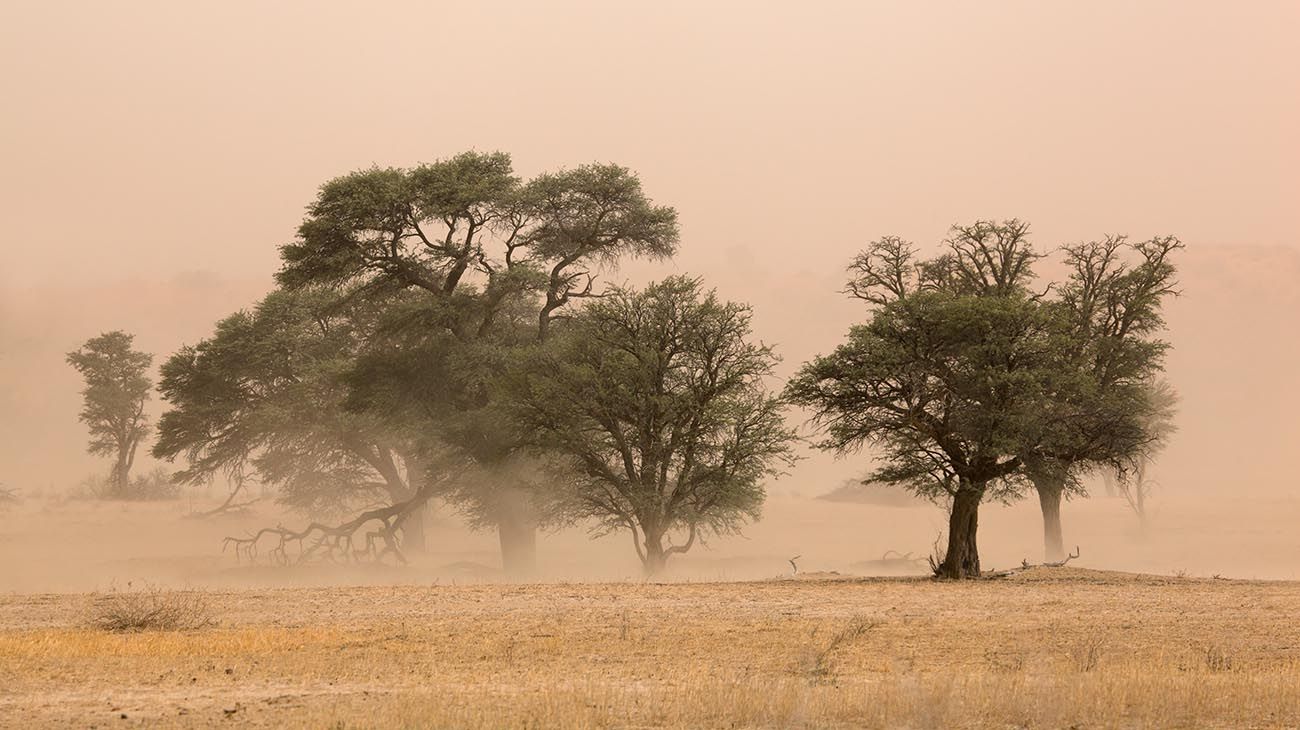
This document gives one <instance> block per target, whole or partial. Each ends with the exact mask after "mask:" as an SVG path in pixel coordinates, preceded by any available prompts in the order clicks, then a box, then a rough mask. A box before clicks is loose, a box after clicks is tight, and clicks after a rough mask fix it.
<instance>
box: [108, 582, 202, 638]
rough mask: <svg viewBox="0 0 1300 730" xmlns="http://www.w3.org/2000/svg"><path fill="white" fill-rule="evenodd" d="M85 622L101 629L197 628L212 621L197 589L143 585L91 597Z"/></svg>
mask: <svg viewBox="0 0 1300 730" xmlns="http://www.w3.org/2000/svg"><path fill="white" fill-rule="evenodd" d="M87 623H88V624H89V625H90V626H92V627H94V628H97V629H100V630H102V631H110V632H113V633H129V632H138V631H196V630H198V629H204V628H207V627H209V626H212V625H214V623H215V622H214V620H213V617H212V608H211V606H210V603H209V601H208V598H207V596H206V595H204V594H203V593H201V592H199V591H173V590H166V589H163V588H160V587H157V586H150V585H146V586H144V587H142V588H133V587H132V586H130V585H129V584H128V586H127V589H126V590H125V591H118V590H112V591H109V592H108V593H106V594H103V595H96V596H93V597H92V601H91V606H90V609H89V619H88V621H87Z"/></svg>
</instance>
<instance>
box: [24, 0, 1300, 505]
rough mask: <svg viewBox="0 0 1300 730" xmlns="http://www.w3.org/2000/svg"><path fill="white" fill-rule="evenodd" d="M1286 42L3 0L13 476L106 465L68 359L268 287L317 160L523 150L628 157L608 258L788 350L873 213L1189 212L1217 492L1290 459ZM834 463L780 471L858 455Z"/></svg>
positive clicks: (844, 22) (1139, 217)
mask: <svg viewBox="0 0 1300 730" xmlns="http://www.w3.org/2000/svg"><path fill="white" fill-rule="evenodd" d="M1297 38H1300V3H1296V2H1274V3H1268V2H1247V3H1228V2H1222V3H1200V2H1188V1H1186V0H1180V1H1177V2H1141V3H1128V2H1091V3H1072V4H1069V5H1067V4H1065V3H1046V2H996V3H995V2H978V3H977V2H969V3H904V2H897V3H867V2H843V3H830V2H821V3H818V2H804V3H780V4H777V3H758V2H743V3H742V2H734V3H720V2H716V3H699V2H666V3H665V2H656V3H641V4H635V5H634V4H632V3H607V2H586V3H572V2H570V3H544V4H543V3H524V2H519V3H514V4H506V3H498V4H488V3H446V4H442V5H439V4H435V3H395V2H394V3H376V2H367V3H361V2H354V3H325V2H275V3H269V2H268V3H251V2H247V3H246V2H223V3H216V2H212V3H188V2H186V3H180V2H153V3H143V2H113V3H98V2H81V3H68V2H15V1H14V0H7V1H6V2H4V3H3V5H0V69H3V71H0V99H3V113H2V114H0V165H2V168H0V169H3V172H2V173H0V215H3V220H4V221H5V225H4V231H3V233H2V234H0V241H2V242H3V243H2V244H0V245H2V246H3V252H4V254H5V256H4V258H3V259H2V261H3V264H0V379H3V380H5V381H8V382H0V411H3V410H6V409H7V412H0V462H2V463H0V467H5V468H6V470H7V471H8V472H9V473H10V474H16V475H18V477H19V478H21V479H30V480H36V479H45V478H46V476H48V477H49V479H50V481H55V478H54V477H55V476H57V477H58V479H60V480H62V479H65V478H67V477H68V475H69V474H84V473H86V472H88V471H89V470H90V469H91V468H93V466H94V464H95V462H94V461H93V460H90V459H88V457H85V456H84V455H83V454H82V453H81V452H82V450H83V448H82V439H83V438H84V433H83V432H82V431H81V430H80V427H79V425H78V424H77V423H76V420H75V419H76V409H77V395H76V388H77V381H76V376H75V373H72V372H71V371H70V370H69V369H67V368H66V366H65V365H64V364H63V362H62V353H64V352H67V351H68V350H70V349H72V348H73V347H75V345H76V343H77V342H79V341H81V340H84V339H85V338H86V337H89V336H91V335H94V334H97V333H98V332H100V331H102V330H104V329H110V328H117V327H122V328H126V329H130V330H133V331H136V332H138V333H139V336H140V342H141V344H142V345H143V346H144V347H146V348H148V349H149V350H151V351H153V352H155V353H157V354H158V360H159V361H161V359H163V358H164V357H165V356H166V355H167V354H168V353H169V352H171V351H173V350H174V349H175V348H176V347H177V346H179V345H180V344H181V343H182V342H185V341H190V342H192V341H194V340H195V339H197V338H198V337H202V336H204V335H205V334H207V333H208V332H210V331H211V326H212V323H213V322H214V320H215V319H216V318H217V317H219V316H221V315H223V314H226V313H229V312H230V311H233V310H234V309H237V308H239V307H242V306H246V305H248V304H250V303H251V302H252V301H253V300H254V299H255V298H256V296H257V295H258V293H259V292H260V291H261V290H262V289H263V288H264V287H265V286H268V285H269V280H270V276H271V274H272V272H273V271H274V270H275V269H276V267H277V265H278V262H277V252H276V246H277V245H278V244H280V243H283V242H285V241H286V240H288V239H289V238H290V237H291V236H292V235H293V231H294V228H295V227H296V225H297V224H298V222H299V221H300V220H301V218H302V214H303V208H304V206H305V205H306V204H307V203H309V202H310V201H311V199H312V197H313V196H314V194H315V190H316V188H317V186H318V185H319V184H320V183H321V182H323V181H325V180H327V179H328V178H330V177H333V176H335V175H339V174H343V173H345V172H348V171H350V170H353V169H357V168H360V167H365V166H369V165H371V164H379V165H399V166H400V165H414V164H417V163H419V162H422V161H429V160H434V159H437V158H441V157H446V156H450V155H453V154H455V153H457V152H460V151H463V150H466V149H478V150H496V149H500V150H505V151H508V152H510V153H512V154H513V155H514V158H515V165H516V169H517V170H518V171H519V172H520V173H521V174H523V175H531V174H533V173H535V172H538V171H541V170H544V169H553V168H556V167H560V166H565V165H575V164H580V163H583V162H589V161H614V162H618V163H621V164H625V165H627V166H629V167H631V168H633V169H635V170H637V171H638V172H639V173H640V174H641V176H642V178H643V180H644V183H645V187H646V189H647V191H648V193H649V194H650V195H651V196H652V197H654V198H655V199H656V200H657V201H659V202H662V203H666V204H670V205H673V206H675V207H676V208H677V209H678V211H679V212H680V215H681V221H682V229H683V241H682V249H681V254H680V256H679V257H678V258H677V259H676V260H675V261H674V262H672V263H670V264H667V265H664V266H661V267H646V266H640V265H634V266H630V267H628V268H627V269H626V270H625V274H624V275H625V276H628V277H631V278H633V279H634V280H635V279H638V278H644V277H645V276H646V275H648V274H651V273H659V272H662V271H664V270H674V271H685V272H691V273H696V274H701V275H704V276H705V277H706V278H707V279H708V280H709V281H710V282H711V283H713V284H715V285H717V286H718V287H719V288H720V289H721V290H722V292H723V293H724V294H725V295H727V296H729V297H733V298H738V299H743V300H746V301H751V302H753V303H754V305H755V322H756V327H757V329H758V330H759V332H760V334H762V336H763V337H764V338H765V339H768V340H770V341H774V342H775V343H776V344H777V346H778V348H779V351H780V352H781V353H782V354H783V355H785V357H786V363H785V364H784V365H783V366H782V367H783V369H782V372H783V373H787V372H789V371H790V370H792V369H793V368H794V367H795V366H797V365H798V364H799V363H800V362H802V361H803V360H805V359H807V358H809V357H811V356H813V355H814V354H816V353H817V352H824V351H827V350H829V349H831V348H832V347H834V346H835V344H836V343H837V342H838V341H839V340H840V338H841V337H842V336H843V333H844V331H845V329H846V328H847V326H848V324H849V323H851V322H852V321H854V320H856V319H860V318H861V315H862V312H861V309H860V308H859V307H857V306H856V305H854V304H853V303H852V302H847V301H845V300H844V299H843V298H842V297H840V296H839V295H838V294H837V293H836V291H835V290H836V288H838V286H839V285H840V281H841V279H842V270H843V266H844V265H845V263H846V262H847V260H848V259H849V258H850V257H851V256H852V254H853V252H854V251H856V250H857V249H859V248H860V247H861V246H862V244H863V243H865V242H866V241H867V240H869V239H871V238H875V237H878V236H880V235H884V234H899V235H903V236H906V237H910V238H913V239H915V240H917V241H918V242H921V243H923V244H926V245H932V244H933V243H935V242H936V241H937V240H938V239H939V238H941V237H942V235H943V233H944V231H945V230H946V229H947V227H948V226H949V225H950V224H952V223H954V222H958V221H963V222H964V221H971V220H974V219H976V218H988V217H997V218H1001V217H1010V216H1018V217H1021V218H1024V219H1027V220H1029V221H1031V222H1032V223H1033V226H1034V231H1035V240H1036V241H1038V242H1039V244H1040V246H1041V247H1042V248H1051V247H1053V246H1055V245H1057V244H1059V243H1063V242H1067V241H1073V240H1077V239H1081V238H1087V237H1095V236H1099V235H1102V234H1104V233H1108V232H1126V233H1130V234H1132V235H1133V236H1135V237H1147V236H1151V235H1156V234H1164V233H1174V234H1177V235H1179V236H1181V237H1182V238H1183V240H1184V241H1186V242H1187V243H1188V245H1189V252H1188V257H1187V264H1188V266H1187V270H1188V276H1187V277H1185V278H1186V279H1187V284H1188V285H1187V288H1188V292H1189V293H1188V296H1187V297H1186V298H1185V299H1184V300H1181V301H1180V303H1179V304H1178V305H1177V307H1175V308H1174V309H1172V310H1171V316H1170V321H1171V329H1172V330H1173V331H1172V333H1171V337H1172V339H1173V340H1174V341H1175V344H1176V346H1177V348H1176V350H1175V354H1174V355H1173V356H1172V357H1171V360H1170V375H1171V378H1173V379H1174V381H1175V383H1176V384H1177V385H1179V387H1180V388H1181V389H1182V390H1183V391H1184V419H1183V420H1184V423H1183V425H1184V428H1183V432H1182V433H1181V435H1180V437H1179V439H1180V440H1179V441H1177V442H1176V443H1175V445H1174V446H1171V449H1170V452H1169V455H1168V459H1167V461H1169V462H1170V463H1171V464H1172V465H1174V466H1176V467H1177V469H1178V470H1179V471H1178V473H1179V474H1185V475H1187V476H1188V478H1189V479H1190V478H1192V477H1195V478H1198V479H1201V480H1202V481H1206V482H1212V481H1213V479H1217V477H1215V476H1213V474H1214V472H1215V470H1216V469H1221V470H1223V471H1224V472H1225V473H1227V472H1228V471H1230V470H1232V469H1233V468H1235V467H1234V466H1233V465H1234V463H1235V462H1234V459H1235V456H1234V454H1235V453H1237V452H1238V451H1239V450H1240V449H1241V448H1245V447H1247V446H1248V445H1252V444H1253V445H1254V446H1258V447H1261V448H1262V449H1263V450H1265V451H1266V452H1267V453H1269V454H1272V455H1273V456H1272V457H1270V458H1272V460H1271V461H1269V460H1265V461H1262V462H1258V461H1257V463H1256V466H1255V467H1254V471H1252V472H1250V473H1249V476H1250V477H1251V478H1252V479H1257V480H1262V481H1263V482H1268V481H1271V480H1272V479H1273V478H1274V477H1276V478H1278V479H1281V480H1282V481H1284V482H1289V483H1294V482H1295V476H1294V470H1293V469H1291V468H1290V467H1289V465H1288V464H1287V463H1284V461H1283V456H1282V452H1285V451H1286V450H1287V449H1288V444H1291V445H1293V443H1294V440H1295V438H1296V437H1297V436H1300V430H1297V426H1296V421H1295V418H1294V412H1295V408H1296V406H1297V404H1298V403H1300V400H1298V398H1297V395H1296V376H1295V372H1296V369H1297V368H1298V367H1300V350H1297V346H1296V345H1295V344H1294V343H1295V342H1296V340H1297V338H1296V336H1295V335H1296V329H1297V327H1296V316H1295V311H1294V310H1296V309H1297V308H1298V307H1297V303H1300V298H1297V295H1296V291H1297V289H1300V255H1297V251H1300V206H1297V205H1296V201H1297V200H1300V182H1298V181H1300V173H1297V170H1300V141H1297V140H1300V133H1298V132H1297V130H1300V42H1297V40H1296V39H1297ZM1233 250H1240V251H1243V252H1244V251H1247V250H1249V251H1250V252H1251V253H1250V254H1249V255H1248V256H1245V257H1244V258H1242V259H1241V260H1236V259H1237V258H1238V257H1236V256H1235V255H1234V254H1233V253H1231V252H1232V251H1233ZM1261 276H1263V279H1264V281H1263V282H1262V283H1261V280H1260V277H1261ZM1261 317H1262V319H1260V318H1261ZM1251 368H1255V370H1253V371H1252V370H1251ZM1259 368H1263V370H1259ZM45 378H48V379H45ZM1270 386H1277V387H1270ZM157 405H158V404H157V403H156V402H155V404H154V407H155V408H156V407H157ZM1234 438H1235V439H1238V442H1236V443H1227V444H1225V443H1224V442H1225V440H1231V439H1234ZM1211 451H1213V456H1212V458H1214V459H1217V460H1218V461H1215V462H1213V463H1210V464H1206V463H1201V462H1199V461H1198V459H1200V458H1203V457H1205V456H1206V455H1207V454H1210V453H1211ZM828 462H829V457H820V456H819V457H816V458H815V459H813V460H812V461H810V462H806V463H805V465H804V466H801V467H799V469H800V471H798V472H796V475H795V476H794V479H795V480H796V481H799V480H805V481H808V482H809V483H814V482H815V484H813V486H810V487H808V489H809V490H810V491H812V492H814V493H815V492H817V491H823V490H822V489H821V485H824V484H826V483H827V482H829V481H833V478H832V476H836V475H843V474H847V473H850V472H854V471H861V470H862V469H863V468H864V467H865V465H866V461H865V460H857V461H851V462H848V463H837V464H835V465H833V466H827V464H828ZM51 465H53V466H51ZM819 465H821V466H819ZM1171 468H1172V467H1171ZM1284 470H1286V471H1284ZM1237 473H1238V474H1240V472H1237ZM1207 474H1208V475H1210V476H1207ZM9 479H10V480H11V481H13V480H14V479H15V477H13V476H10V477H9Z"/></svg>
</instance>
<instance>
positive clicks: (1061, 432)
mask: <svg viewBox="0 0 1300 730" xmlns="http://www.w3.org/2000/svg"><path fill="white" fill-rule="evenodd" d="M1182 247H1183V246H1182V243H1181V242H1179V241H1178V239H1177V238H1174V237H1172V236H1166V237H1158V238H1153V239H1150V240H1147V241H1141V242H1136V243H1131V242H1130V241H1129V240H1128V239H1127V238H1126V237H1124V236H1109V237H1106V238H1105V239H1103V240H1100V241H1090V242H1086V243H1080V244H1075V245H1069V246H1064V247H1063V249H1062V250H1063V251H1064V252H1065V258H1066V264H1067V265H1068V266H1069V268H1070V274H1069V276H1068V277H1067V278H1066V279H1065V281H1063V282H1062V283H1061V284H1060V285H1058V286H1057V287H1055V288H1056V293H1057V295H1058V296H1057V297H1056V299H1054V300H1053V301H1052V302H1051V304H1050V306H1054V307H1056V308H1057V309H1058V310H1059V311H1060V312H1061V315H1062V318H1063V321H1064V325H1065V326H1066V327H1067V331H1068V335H1069V336H1068V339H1067V340H1066V342H1067V343H1068V347H1067V350H1066V352H1065V358H1064V361H1063V365H1064V366H1065V367H1067V368H1069V369H1073V370H1075V371H1076V376H1075V377H1073V378H1066V379H1062V386H1061V387H1059V388H1058V392H1057V396H1056V397H1055V398H1054V399H1053V401H1052V404H1051V406H1052V409H1053V416H1054V417H1053V419H1052V425H1053V428H1052V429H1051V430H1050V432H1049V433H1048V434H1046V437H1045V438H1044V439H1043V440H1042V442H1041V443H1040V444H1039V445H1038V447H1037V448H1036V449H1034V450H1033V451H1030V452H1027V453H1026V454H1025V455H1024V456H1025V463H1026V475H1027V476H1028V477H1029V479H1030V480H1031V481H1032V483H1033V485H1034V489H1035V491H1036V492H1037V494H1038V499H1039V505H1040V508H1041V510H1042V515H1043V540H1044V552H1045V554H1046V557H1047V559H1048V560H1059V559H1061V558H1062V557H1063V556H1064V554H1065V548H1064V540H1063V535H1062V528H1061V501H1062V497H1063V496H1065V495H1067V494H1070V493H1071V492H1076V493H1077V492H1082V491H1083V489H1082V482H1081V479H1080V477H1081V476H1082V474H1083V473H1086V472H1087V471H1090V470H1098V469H1100V470H1102V471H1103V472H1109V471H1113V470H1115V469H1116V468H1119V469H1120V470H1121V471H1125V465H1129V464H1145V461H1144V456H1143V455H1144V454H1147V453H1149V452H1150V450H1151V448H1152V447H1153V446H1155V445H1156V444H1157V443H1159V442H1162V441H1163V440H1164V439H1165V438H1167V435H1168V429H1167V428H1166V427H1167V425H1168V422H1169V419H1170V418H1172V412H1171V411H1172V408H1173V403H1174V401H1173V400H1171V399H1168V398H1164V397H1162V394H1161V393H1160V392H1159V391H1158V389H1156V388H1154V387H1153V386H1152V383H1153V382H1154V380H1155V379H1156V378H1157V377H1158V376H1159V373H1160V371H1161V368H1162V366H1163V357H1164V354H1165V352H1166V351H1167V349H1168V344H1167V343H1166V342H1164V341H1163V340H1161V339H1159V334H1160V333H1161V332H1162V331H1163V329H1164V319H1163V317H1162V314H1161V308H1162V305H1163V302H1164V300H1165V298H1166V297H1168V296H1171V295H1174V294H1176V291H1175V286H1176V273H1177V272H1176V269H1175V267H1174V264H1173V262H1172V257H1173V255H1174V254H1175V253H1176V252H1177V251H1178V250H1179V249H1181V248H1182ZM1126 254H1127V256H1128V258H1129V259H1130V260H1131V259H1136V262H1135V263H1131V262H1130V261H1128V260H1125V256H1126ZM1139 493H1140V491H1139ZM1126 494H1131V492H1126Z"/></svg>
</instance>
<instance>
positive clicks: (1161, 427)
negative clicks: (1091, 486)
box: [1115, 380, 1178, 532]
mask: <svg viewBox="0 0 1300 730" xmlns="http://www.w3.org/2000/svg"><path fill="white" fill-rule="evenodd" d="M1177 411H1178V392H1177V391H1176V390H1174V387H1173V386H1172V385H1170V384H1169V383H1167V382H1165V381H1163V380H1157V381H1152V382H1150V383H1148V384H1147V388H1146V392H1145V398H1144V408H1143V410H1142V416H1141V418H1142V427H1143V430H1144V432H1145V433H1146V434H1147V437H1148V439H1147V441H1146V442H1145V443H1144V444H1143V446H1142V448H1140V449H1138V450H1137V451H1135V452H1134V453H1133V454H1130V455H1129V457H1128V459H1127V461H1126V462H1123V463H1121V464H1120V467H1119V469H1117V470H1116V471H1117V478H1116V480H1115V481H1116V483H1117V484H1118V485H1119V492H1120V494H1122V495H1123V496H1124V499H1125V501H1127V502H1128V506H1129V508H1130V509H1132V510H1133V514H1135V515H1137V518H1138V526H1139V528H1140V529H1141V530H1142V531H1143V532H1145V531H1146V529H1147V518H1148V512H1147V507H1148V500H1149V499H1150V497H1151V490H1152V488H1153V487H1154V486H1155V482H1154V480H1152V479H1151V477H1150V473H1149V472H1150V467H1151V464H1152V462H1153V461H1155V457H1156V455H1157V454H1159V453H1160V451H1162V450H1163V449H1164V447H1165V446H1166V445H1167V444H1168V443H1169V437H1170V436H1172V435H1173V434H1174V432H1175V431H1177V430H1178V427H1177V426H1175V425H1174V415H1175V414H1176V413H1177Z"/></svg>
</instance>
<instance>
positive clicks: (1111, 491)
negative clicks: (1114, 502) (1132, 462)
mask: <svg viewBox="0 0 1300 730" xmlns="http://www.w3.org/2000/svg"><path fill="white" fill-rule="evenodd" d="M1101 483H1102V484H1104V485H1105V486H1106V496H1107V497H1118V496H1119V492H1118V491H1117V490H1116V489H1115V471H1114V470H1113V469H1102V470H1101Z"/></svg>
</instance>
